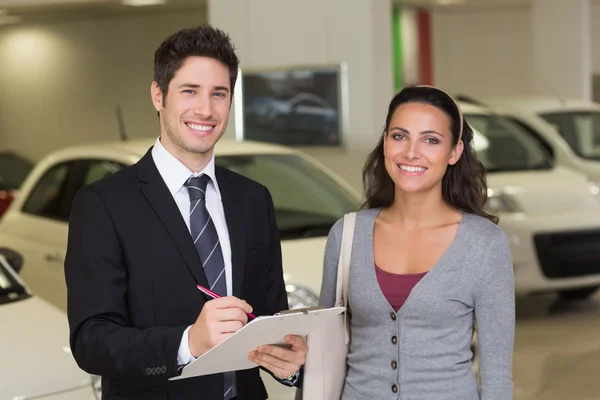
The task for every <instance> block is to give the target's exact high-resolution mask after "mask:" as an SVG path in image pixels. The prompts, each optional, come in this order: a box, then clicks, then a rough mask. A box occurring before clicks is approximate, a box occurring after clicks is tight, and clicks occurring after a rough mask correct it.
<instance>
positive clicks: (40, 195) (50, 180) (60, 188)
mask: <svg viewBox="0 0 600 400" xmlns="http://www.w3.org/2000/svg"><path fill="white" fill-rule="evenodd" d="M71 165H72V164H71V163H62V164H58V165H55V166H54V167H52V168H50V169H49V170H48V171H47V172H46V173H45V174H44V175H43V176H42V178H41V179H40V180H39V181H38V182H37V184H36V186H35V187H34V189H33V190H32V192H31V194H30V195H29V198H28V199H27V201H26V202H25V205H24V206H23V212H25V213H28V214H33V215H38V216H40V217H46V218H51V219H58V220H62V221H67V220H68V216H69V214H68V210H67V209H65V207H64V196H65V191H66V187H67V179H68V175H69V171H70V168H71Z"/></svg>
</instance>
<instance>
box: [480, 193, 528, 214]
mask: <svg viewBox="0 0 600 400" xmlns="http://www.w3.org/2000/svg"><path fill="white" fill-rule="evenodd" d="M485 208H486V210H487V211H488V212H490V213H492V214H497V213H518V212H522V210H521V209H520V208H519V206H518V205H517V204H516V203H515V201H514V200H512V198H510V197H509V196H507V195H505V194H504V193H501V192H500V191H497V190H492V189H488V198H487V201H486V203H485Z"/></svg>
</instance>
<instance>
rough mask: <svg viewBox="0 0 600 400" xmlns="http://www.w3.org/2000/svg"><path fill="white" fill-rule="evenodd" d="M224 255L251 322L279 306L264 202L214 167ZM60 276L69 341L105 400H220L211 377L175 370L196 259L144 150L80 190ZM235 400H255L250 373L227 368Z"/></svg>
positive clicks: (258, 189) (190, 309)
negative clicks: (225, 237) (227, 250)
mask: <svg viewBox="0 0 600 400" xmlns="http://www.w3.org/2000/svg"><path fill="white" fill-rule="evenodd" d="M216 177H217V181H218V183H219V189H220V191H221V195H222V201H223V207H224V210H225V218H226V221H227V227H228V230H229V236H230V241H231V250H232V269H233V295H234V296H237V297H239V298H242V299H244V300H246V301H247V302H248V303H249V304H250V305H251V306H252V307H253V310H254V311H253V313H254V314H255V315H270V314H273V313H276V312H278V311H280V310H283V309H287V308H288V303H287V296H286V291H285V284H284V280H283V272H282V265H281V246H280V242H279V237H278V231H277V226H276V222H275V216H274V209H273V201H272V198H271V195H270V193H269V191H268V190H267V189H266V188H265V187H264V186H262V185H260V184H258V183H256V182H254V181H252V180H250V179H248V178H245V177H243V176H241V175H239V174H236V173H234V172H232V171H229V170H226V169H223V168H219V167H216ZM65 276H66V282H67V289H68V318H69V324H70V343H71V348H72V352H73V355H74V357H75V360H76V361H77V363H78V364H79V366H80V367H81V368H82V369H83V370H85V371H87V372H88V373H90V374H95V375H101V376H102V390H103V398H104V399H114V400H117V399H144V400H153V399H157V400H158V399H161V400H162V399H170V400H173V399H200V400H213V399H214V400H222V398H223V393H222V392H223V389H222V388H223V382H222V376H221V375H220V374H216V375H210V376H205V377H199V378H190V379H184V380H179V381H168V378H170V377H173V376H176V375H177V374H178V365H177V354H178V349H179V345H180V342H181V337H182V334H183V332H184V330H185V329H186V327H187V326H189V325H191V324H193V323H194V322H195V321H196V319H197V317H198V315H199V313H200V311H201V310H202V307H203V305H204V303H205V302H206V301H208V299H207V298H206V297H205V295H204V294H202V292H200V291H199V290H198V289H197V288H196V285H197V284H200V285H203V286H208V284H207V279H206V276H205V275H204V272H203V270H202V265H201V262H200V258H199V256H198V253H197V251H196V248H195V247H194V244H193V241H192V238H191V235H190V233H189V230H188V228H187V226H186V224H185V222H184V220H183V217H182V216H181V213H180V211H179V209H178V208H177V204H176V203H175V200H174V199H173V197H172V196H171V194H170V193H169V191H168V189H167V186H166V184H165V183H164V181H163V179H162V177H161V176H160V174H159V172H158V170H157V168H156V166H155V164H154V161H153V159H152V155H151V152H150V151H148V153H147V154H146V155H145V156H144V157H143V158H142V159H141V160H140V161H139V162H138V163H137V164H135V165H132V166H131V167H128V168H125V169H123V170H122V171H119V172H118V173H116V174H115V175H113V176H112V177H110V178H107V179H104V180H102V181H98V182H95V183H93V184H91V185H89V186H87V187H85V188H83V189H81V190H80V191H79V192H78V194H77V196H76V197H75V200H74V203H73V209H72V214H71V218H70V223H69V236H68V247H67V255H66V260H65ZM236 381H237V396H238V399H239V400H245V399H248V400H249V399H252V400H255V399H265V398H266V397H267V393H266V390H265V387H264V385H263V382H262V380H261V378H260V375H259V369H258V368H254V369H251V370H245V371H238V372H236Z"/></svg>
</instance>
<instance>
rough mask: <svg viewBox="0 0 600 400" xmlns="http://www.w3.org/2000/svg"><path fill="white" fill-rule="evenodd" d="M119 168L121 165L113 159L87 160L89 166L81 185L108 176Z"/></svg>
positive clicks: (121, 167)
mask: <svg viewBox="0 0 600 400" xmlns="http://www.w3.org/2000/svg"><path fill="white" fill-rule="evenodd" d="M121 169H123V165H122V164H119V163H116V162H114V161H108V160H106V161H104V160H98V161H89V166H88V168H87V172H86V174H85V179H84V181H83V186H86V185H89V184H90V183H94V182H96V181H98V180H100V179H104V178H108V177H109V176H111V175H113V174H114V173H115V172H117V171H119V170H121Z"/></svg>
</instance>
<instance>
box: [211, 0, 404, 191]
mask: <svg viewBox="0 0 600 400" xmlns="http://www.w3.org/2000/svg"><path fill="white" fill-rule="evenodd" d="M208 9H209V22H210V23H211V24H213V25H215V26H217V27H219V28H221V29H223V30H225V31H226V32H228V33H229V34H230V35H231V38H232V40H233V41H234V43H235V45H236V47H237V49H238V54H239V57H240V61H241V68H242V70H243V69H244V68H264V67H269V68H270V67H278V66H289V65H306V64H329V63H339V62H342V61H345V62H347V64H348V76H349V79H348V81H349V83H348V84H349V108H350V115H349V118H350V121H349V123H350V128H349V132H347V135H346V136H344V137H343V140H344V142H345V145H344V147H343V148H334V149H332V148H310V149H305V150H307V151H308V152H309V153H310V154H311V155H313V156H315V157H316V158H317V159H319V160H320V161H322V162H323V163H324V164H326V165H328V166H330V167H332V168H333V169H334V170H335V171H336V172H338V173H339V174H340V175H342V177H343V178H345V179H346V180H347V181H348V182H349V183H350V184H351V185H353V186H354V187H355V188H356V189H358V190H362V183H361V171H362V167H363V164H364V161H365V158H366V156H367V154H368V152H369V151H370V150H371V148H372V147H374V146H375V144H376V141H377V138H378V137H379V135H380V134H381V130H382V128H383V126H384V122H385V116H386V112H387V107H388V104H389V101H390V100H391V96H392V94H393V75H392V62H391V49H392V47H391V4H390V0H302V1H298V0H211V1H209V7H208ZM232 9H236V10H237V11H238V12H237V13H236V14H234V13H232V12H231V10H232ZM234 125H235V122H234V118H233V117H232V119H231V120H230V124H229V129H228V136H233V134H234V133H233V132H234Z"/></svg>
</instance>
